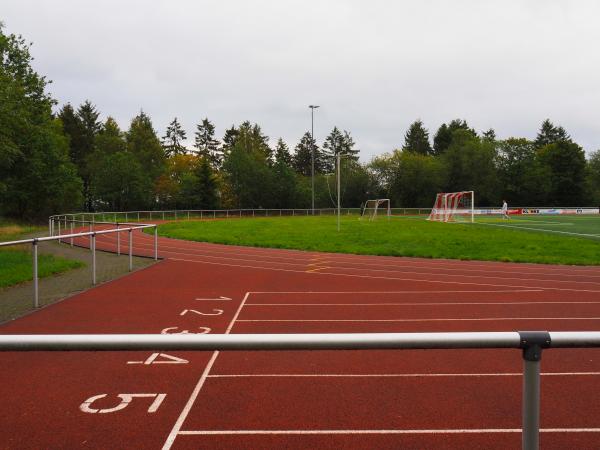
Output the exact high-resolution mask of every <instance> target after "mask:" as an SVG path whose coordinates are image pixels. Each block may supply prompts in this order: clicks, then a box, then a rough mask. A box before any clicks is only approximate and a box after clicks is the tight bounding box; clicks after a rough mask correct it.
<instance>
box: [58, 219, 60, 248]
mask: <svg viewBox="0 0 600 450" xmlns="http://www.w3.org/2000/svg"><path fill="white" fill-rule="evenodd" d="M58 235H59V236H60V219H58ZM58 243H59V244H60V238H59V239H58Z"/></svg>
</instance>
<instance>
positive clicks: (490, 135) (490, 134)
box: [481, 128, 496, 142]
mask: <svg viewBox="0 0 600 450" xmlns="http://www.w3.org/2000/svg"><path fill="white" fill-rule="evenodd" d="M481 138H482V139H483V140H484V141H488V142H495V141H496V131H495V130H494V129H493V128H490V129H489V130H487V131H484V132H483V133H482V135H481Z"/></svg>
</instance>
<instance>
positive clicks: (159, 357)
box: [127, 353, 189, 366]
mask: <svg viewBox="0 0 600 450" xmlns="http://www.w3.org/2000/svg"><path fill="white" fill-rule="evenodd" d="M187 363H189V361H188V360H187V359H183V358H178V357H177V356H172V355H167V354H166V353H152V354H151V355H150V356H149V357H148V359H146V360H145V361H127V364H144V365H145V366H149V365H151V364H187Z"/></svg>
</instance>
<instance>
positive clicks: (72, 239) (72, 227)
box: [71, 220, 73, 247]
mask: <svg viewBox="0 0 600 450" xmlns="http://www.w3.org/2000/svg"><path fill="white" fill-rule="evenodd" d="M71 234H73V220H71ZM71 247H73V236H71Z"/></svg>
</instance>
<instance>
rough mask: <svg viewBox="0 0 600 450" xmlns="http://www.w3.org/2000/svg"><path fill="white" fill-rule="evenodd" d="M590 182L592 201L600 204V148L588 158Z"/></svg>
mask: <svg viewBox="0 0 600 450" xmlns="http://www.w3.org/2000/svg"><path fill="white" fill-rule="evenodd" d="M588 183H589V189H590V197H591V201H592V202H593V204H594V205H600V150H596V151H595V152H593V153H592V154H591V155H590V159H589V160H588Z"/></svg>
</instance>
